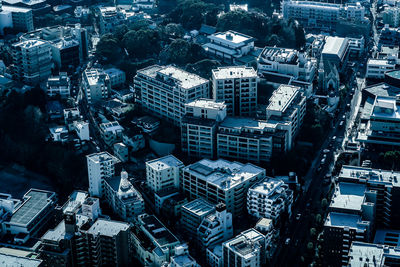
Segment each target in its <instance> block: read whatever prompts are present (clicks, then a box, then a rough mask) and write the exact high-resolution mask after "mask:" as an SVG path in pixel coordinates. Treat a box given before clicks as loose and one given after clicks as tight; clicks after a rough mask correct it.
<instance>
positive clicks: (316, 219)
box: [315, 214, 322, 225]
mask: <svg viewBox="0 0 400 267" xmlns="http://www.w3.org/2000/svg"><path fill="white" fill-rule="evenodd" d="M315 222H316V223H317V224H318V225H320V224H321V223H322V216H321V214H317V215H316V216H315Z"/></svg>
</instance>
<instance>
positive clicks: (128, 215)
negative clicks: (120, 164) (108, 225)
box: [104, 171, 144, 222]
mask: <svg viewBox="0 0 400 267" xmlns="http://www.w3.org/2000/svg"><path fill="white" fill-rule="evenodd" d="M104 197H105V199H106V201H107V203H108V205H109V206H110V207H111V209H112V210H113V211H114V213H115V214H117V215H118V216H119V217H120V218H121V219H122V220H123V221H125V222H133V221H134V220H136V217H137V216H138V215H140V214H142V213H144V200H143V198H142V195H141V194H140V193H139V192H138V191H137V190H136V189H135V188H134V187H133V185H132V184H131V182H130V181H129V180H128V173H127V172H126V171H122V172H121V175H120V176H115V177H111V178H106V179H105V182H104Z"/></svg>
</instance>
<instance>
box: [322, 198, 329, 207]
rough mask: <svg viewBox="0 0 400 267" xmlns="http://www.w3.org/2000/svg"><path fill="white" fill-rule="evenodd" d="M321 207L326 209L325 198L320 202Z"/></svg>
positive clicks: (326, 202) (326, 201)
mask: <svg viewBox="0 0 400 267" xmlns="http://www.w3.org/2000/svg"><path fill="white" fill-rule="evenodd" d="M321 207H322V208H323V209H326V208H327V207H328V200H327V199H326V198H324V199H322V200H321Z"/></svg>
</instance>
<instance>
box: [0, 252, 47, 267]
mask: <svg viewBox="0 0 400 267" xmlns="http://www.w3.org/2000/svg"><path fill="white" fill-rule="evenodd" d="M0 264H1V265H2V266H28V267H42V266H44V263H43V260H41V259H39V258H38V254H37V253H34V252H32V251H25V250H21V249H13V248H7V247H2V248H0Z"/></svg>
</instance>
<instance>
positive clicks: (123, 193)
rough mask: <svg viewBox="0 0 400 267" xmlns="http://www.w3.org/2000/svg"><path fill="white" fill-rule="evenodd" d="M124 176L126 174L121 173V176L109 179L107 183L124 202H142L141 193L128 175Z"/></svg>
mask: <svg viewBox="0 0 400 267" xmlns="http://www.w3.org/2000/svg"><path fill="white" fill-rule="evenodd" d="M123 175H124V174H123V173H121V176H115V177H112V178H107V179H106V183H107V184H108V185H109V186H110V187H111V188H112V190H113V191H114V192H116V194H117V195H118V196H119V197H120V198H121V199H122V200H124V201H133V200H142V196H141V195H140V193H139V192H138V191H137V190H136V189H135V188H134V187H133V185H132V184H131V182H129V180H128V179H127V176H128V174H126V177H124V176H123Z"/></svg>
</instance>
